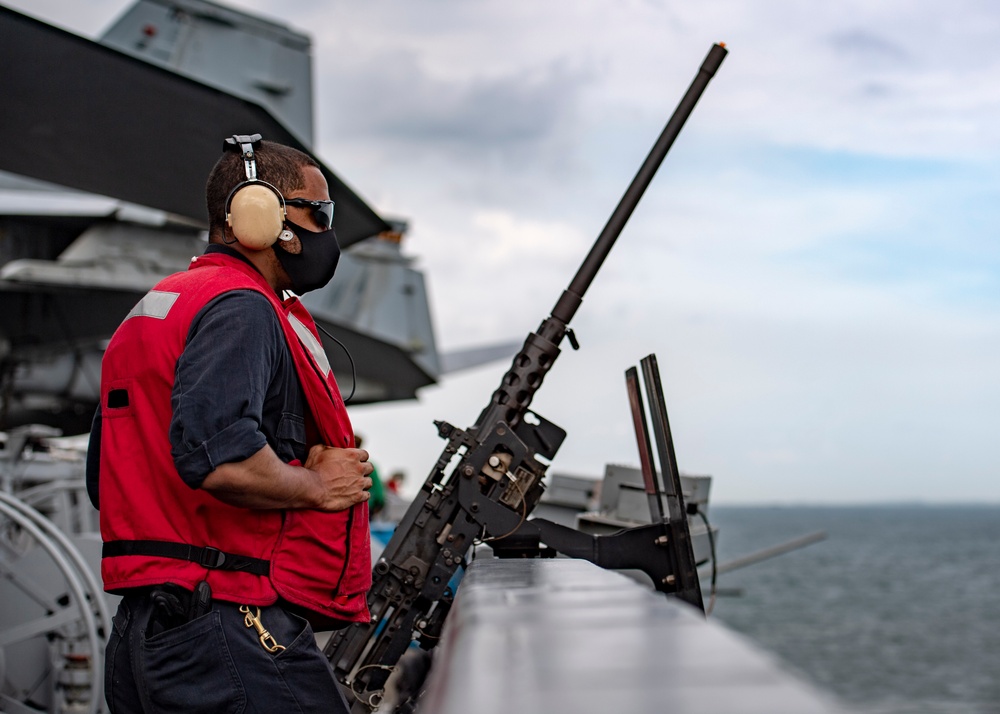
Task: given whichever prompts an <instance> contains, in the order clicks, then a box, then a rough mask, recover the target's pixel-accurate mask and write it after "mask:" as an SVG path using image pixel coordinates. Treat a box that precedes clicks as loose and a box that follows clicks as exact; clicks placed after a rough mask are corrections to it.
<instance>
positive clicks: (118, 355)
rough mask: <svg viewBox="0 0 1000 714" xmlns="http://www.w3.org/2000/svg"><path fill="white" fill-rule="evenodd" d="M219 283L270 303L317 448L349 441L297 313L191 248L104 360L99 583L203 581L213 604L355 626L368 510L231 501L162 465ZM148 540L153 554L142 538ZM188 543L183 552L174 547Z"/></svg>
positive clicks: (363, 609) (308, 320)
mask: <svg viewBox="0 0 1000 714" xmlns="http://www.w3.org/2000/svg"><path fill="white" fill-rule="evenodd" d="M230 290H255V291H257V292H259V293H261V294H262V295H264V296H265V297H267V299H268V300H269V301H270V302H271V305H272V306H273V307H274V310H275V312H276V313H277V315H278V319H279V321H280V322H281V326H282V329H283V331H284V334H285V340H286V342H287V343H288V348H289V351H290V352H291V355H292V358H293V361H294V363H295V369H296V372H297V374H298V377H299V380H300V382H301V383H302V389H303V391H304V392H305V396H306V401H307V403H308V406H309V412H310V414H307V415H306V420H307V423H310V424H311V425H312V426H314V427H315V429H310V430H309V431H310V432H313V433H316V434H317V436H318V439H319V442H320V443H324V444H327V445H329V446H337V447H350V446H353V444H354V432H353V430H352V429H351V423H350V420H349V419H348V417H347V411H346V409H345V408H344V403H343V400H342V399H341V396H340V391H339V390H338V388H337V383H336V381H335V380H334V378H333V372H332V370H331V369H330V365H329V362H327V360H326V356H325V354H324V353H323V348H322V343H321V342H320V339H319V336H318V333H317V332H316V328H315V325H314V323H313V320H312V317H311V316H310V315H309V313H308V311H307V310H306V309H305V307H303V306H302V304H301V303H300V302H299V300H298V299H296V298H291V299H289V300H286V301H284V302H282V301H280V300H279V299H278V297H277V295H275V293H274V290H272V289H271V287H270V286H269V285H268V284H267V282H266V281H265V280H264V278H263V276H261V275H260V274H259V273H258V272H257V271H256V270H254V268H253V267H252V266H250V265H249V264H247V263H245V262H244V261H242V260H240V259H238V258H234V257H232V256H228V255H225V254H221V253H209V254H206V255H203V256H201V257H200V258H198V259H197V260H195V261H194V262H193V263H192V264H191V267H190V269H189V270H188V271H187V272H184V273H177V274H175V275H171V276H169V277H168V278H166V279H164V280H163V281H161V282H160V283H159V284H158V285H157V286H156V287H155V288H154V289H153V290H152V291H150V292H149V293H148V294H147V295H146V296H145V297H144V298H143V299H142V300H140V301H139V303H138V304H137V305H136V306H135V308H133V310H132V312H131V313H129V315H128V317H126V319H125V321H124V322H123V323H122V325H121V326H120V327H119V328H118V330H117V331H116V332H115V334H114V337H112V339H111V342H110V343H109V345H108V348H107V351H106V352H105V355H104V361H103V364H102V368H101V405H102V406H101V420H102V431H101V467H100V468H101V478H100V499H101V501H100V502H101V511H100V513H101V535H102V537H103V539H104V541H105V557H104V558H103V560H102V561H101V574H102V576H103V578H104V587H105V589H106V590H108V591H109V592H111V591H116V590H121V589H124V588H132V587H141V586H147V585H159V584H162V583H167V582H171V583H176V584H178V585H183V586H185V587H187V588H189V589H193V588H194V586H195V585H196V584H197V583H198V582H199V581H201V580H206V579H207V580H208V583H209V585H210V586H211V588H212V594H213V597H215V598H218V599H220V600H226V601H230V602H239V603H242V604H248V605H270V604H272V603H274V602H275V601H276V600H277V599H278V596H279V595H280V596H281V597H283V598H284V599H285V600H287V601H289V602H291V603H293V604H295V605H298V606H301V607H303V608H306V609H307V610H309V611H310V612H311V613H314V614H315V617H313V618H312V619H314V621H316V622H323V621H325V619H326V618H332V619H334V620H342V621H350V622H367V621H368V618H369V614H368V608H367V603H366V593H367V591H368V588H369V587H371V555H370V535H369V530H368V507H367V504H365V503H360V504H358V505H356V506H353V507H352V508H350V509H348V510H346V511H340V512H337V513H323V512H320V511H313V510H287V511H280V510H251V509H246V508H238V507H236V506H230V505H228V504H226V503H223V502H222V501H220V500H218V499H217V498H215V497H214V496H212V495H210V494H209V493H207V492H205V491H203V490H201V489H192V488H190V487H189V486H188V485H187V484H185V483H184V481H183V480H182V479H181V477H180V475H179V474H178V473H177V470H176V468H175V467H174V462H173V458H172V457H171V453H170V440H169V437H168V434H169V425H170V418H171V413H172V412H171V406H170V398H171V391H172V389H173V384H174V369H175V366H176V363H177V359H178V357H179V356H180V354H181V352H182V351H183V349H184V345H185V342H186V340H187V335H188V330H189V328H190V325H191V321H192V320H193V319H194V317H195V316H196V315H197V314H198V312H199V311H200V310H201V309H202V308H203V307H204V306H205V305H207V304H208V303H209V302H210V301H211V300H212V299H213V298H215V297H217V296H219V295H221V294H222V293H225V292H228V291H230ZM312 445H313V444H309V445H308V446H312ZM149 542H153V546H158V547H159V549H158V548H157V547H150V546H148V545H143V544H148V543H149ZM136 543H138V544H139V545H136ZM130 544H131V545H130ZM187 546H192V548H189V549H188V550H186V551H185V550H184V549H185V548H187ZM164 549H165V550H164ZM177 549H181V553H180V554H178V552H177ZM220 551H221V553H220ZM161 552H169V553H170V554H169V555H163V554H161ZM151 553H156V554H155V555H154V554H151ZM185 553H186V554H185ZM226 560H227V561H228V562H225V563H224V562H222V561H226Z"/></svg>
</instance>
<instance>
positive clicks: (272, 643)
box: [240, 605, 285, 654]
mask: <svg viewBox="0 0 1000 714" xmlns="http://www.w3.org/2000/svg"><path fill="white" fill-rule="evenodd" d="M256 610H257V614H256V615H254V614H252V613H251V612H250V606H249V605H240V612H242V613H243V624H245V625H246V626H247V627H252V628H254V629H255V630H257V634H258V635H259V637H258V639H260V646H261V647H263V648H264V649H265V650H267V651H268V652H270V653H271V654H274V653H275V652H280V651H281V650H283V649H285V647H284V645H279V644H278V643H277V641H276V640H275V639H274V635H272V634H271V633H270V632H268V631H267V630H265V629H264V625H262V624H261V623H260V608H259V607H258V608H256Z"/></svg>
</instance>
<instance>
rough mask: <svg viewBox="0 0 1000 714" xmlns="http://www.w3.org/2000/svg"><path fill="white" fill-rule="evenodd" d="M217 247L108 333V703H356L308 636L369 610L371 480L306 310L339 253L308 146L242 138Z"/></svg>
mask: <svg viewBox="0 0 1000 714" xmlns="http://www.w3.org/2000/svg"><path fill="white" fill-rule="evenodd" d="M225 149H227V150H225V151H224V152H223V155H222V157H221V158H220V159H219V160H218V162H217V163H216V165H215V167H214V168H213V169H212V172H211V174H210V175H209V178H208V185H207V192H206V193H207V203H208V213H209V245H208V247H207V249H206V250H205V253H204V254H203V255H202V256H200V257H198V258H197V259H195V260H194V261H193V262H192V264H191V266H190V268H189V269H188V270H187V271H185V272H182V273H177V274H175V275H172V276H170V277H168V278H166V279H164V280H163V281H162V282H160V283H159V284H158V285H157V286H156V287H155V288H154V289H153V290H151V291H150V292H149V293H148V294H147V295H146V296H145V297H143V298H142V300H140V301H139V303H138V304H137V305H136V306H135V308H133V310H132V311H131V312H130V313H129V315H128V316H127V317H126V319H125V321H124V322H123V323H122V325H121V326H120V327H119V328H118V330H117V332H116V333H115V335H114V337H113V338H112V339H111V342H110V344H109V345H108V348H107V351H106V353H105V357H104V362H103V365H102V374H101V405H100V407H99V409H98V411H97V414H96V415H95V419H94V429H93V432H92V435H91V444H90V451H89V454H88V468H87V472H88V473H87V481H88V490H89V491H90V493H91V499H92V500H93V501H94V502H95V505H99V506H100V515H101V534H102V537H103V539H104V552H103V556H104V557H103V560H102V564H101V571H102V576H103V578H104V587H105V589H106V590H108V591H109V592H113V593H119V594H121V595H123V599H122V601H121V605H120V607H119V609H118V612H117V614H116V615H115V618H114V625H113V628H112V632H111V633H110V639H109V642H108V647H107V658H106V667H107V671H106V682H107V686H106V696H107V700H108V704H109V707H110V709H111V711H112V712H143V711H147V712H148V711H158V712H213V713H215V712H225V711H246V712H284V711H296V712H320V711H322V712H338V711H343V712H346V711H348V708H347V705H346V702H345V701H344V698H343V695H342V694H341V692H340V689H339V687H338V686H337V684H336V683H335V681H334V680H333V676H332V670H331V668H330V665H329V663H328V662H327V660H326V658H325V657H324V655H323V654H322V653H321V652H320V651H319V649H318V647H317V645H316V641H315V637H314V628H315V629H332V628H337V627H343V626H346V625H348V624H350V623H353V622H367V621H368V619H369V614H368V610H367V605H366V601H365V597H366V593H367V590H368V588H369V587H370V583H371V571H370V568H371V560H370V549H369V530H368V511H367V500H368V498H369V494H368V491H367V489H368V488H370V487H371V484H372V482H371V479H370V478H369V475H370V474H371V471H372V466H371V464H370V463H369V461H368V453H367V452H366V451H364V450H362V449H358V448H355V446H354V437H353V434H354V432H353V430H352V428H351V423H350V421H349V419H348V416H347V413H346V411H345V408H344V403H343V400H342V398H341V395H340V392H339V390H338V388H337V383H336V381H335V380H334V377H333V372H332V370H331V369H330V364H329V362H328V361H327V358H326V356H325V354H324V352H323V348H322V343H321V342H320V338H319V336H318V333H317V332H316V328H315V325H314V322H313V319H312V317H311V316H310V315H309V313H308V312H307V311H306V310H305V308H304V307H303V306H302V304H301V302H300V301H299V300H298V298H297V297H295V296H294V295H292V296H288V297H284V298H283V294H286V293H285V291H291V292H292V293H295V294H297V295H301V294H302V293H305V292H308V291H310V290H314V289H316V288H319V287H322V286H323V285H325V284H326V283H327V282H328V281H329V280H330V278H332V277H333V273H334V270H335V268H336V266H337V262H338V259H339V256H340V249H339V247H338V244H337V240H336V236H335V233H334V230H333V202H332V201H331V200H330V195H329V189H328V186H327V182H326V179H325V178H324V176H323V173H322V172H321V171H320V168H319V166H318V165H317V164H316V162H315V161H314V160H313V159H311V158H310V157H309V156H307V155H306V154H304V153H302V152H300V151H298V150H296V149H293V148H290V147H287V146H283V145H280V144H276V143H271V142H267V141H262V140H261V137H260V135H257V134H254V135H235V136H233V137H231V138H230V139H227V140H226V142H225Z"/></svg>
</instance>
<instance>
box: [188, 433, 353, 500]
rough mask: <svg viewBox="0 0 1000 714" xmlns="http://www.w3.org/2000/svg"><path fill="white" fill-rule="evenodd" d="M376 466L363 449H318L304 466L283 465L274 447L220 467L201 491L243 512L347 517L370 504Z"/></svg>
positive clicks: (310, 455) (204, 482)
mask: <svg viewBox="0 0 1000 714" xmlns="http://www.w3.org/2000/svg"><path fill="white" fill-rule="evenodd" d="M371 471H372V465H371V464H370V463H369V462H368V452H367V451H364V450H363V449H339V448H333V447H328V446H322V445H318V446H314V447H312V449H310V450H309V457H308V458H307V459H306V463H305V465H303V466H292V465H290V464H286V463H284V462H283V461H282V460H281V459H280V458H278V455H277V454H275V453H274V451H273V450H272V449H271V447H270V446H265V447H264V448H263V449H261V450H260V451H258V452H257V453H256V454H254V455H253V456H251V457H250V458H248V459H245V460H243V461H237V462H232V463H226V464H222V465H220V466H219V467H218V468H216V469H215V470H214V471H212V472H211V473H209V474H208V476H206V477H205V480H204V481H203V482H202V484H201V487H202V488H203V489H205V490H206V491H208V492H209V493H210V494H212V495H213V496H215V497H216V498H218V499H219V500H220V501H222V502H223V503H228V504H229V505H231V506H238V507H240V508H257V509H272V508H274V509H294V508H312V509H317V510H321V511H342V510H344V509H346V508H350V507H351V506H353V505H355V504H356V503H361V502H362V501H367V500H368V497H369V495H368V491H367V489H369V488H371V485H372V480H371V479H370V478H368V474H370V473H371Z"/></svg>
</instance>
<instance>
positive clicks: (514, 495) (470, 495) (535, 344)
mask: <svg viewBox="0 0 1000 714" xmlns="http://www.w3.org/2000/svg"><path fill="white" fill-rule="evenodd" d="M726 53H727V51H726V49H725V46H724V45H722V44H716V45H714V46H713V47H712V49H711V50H710V51H709V53H708V56H707V57H706V58H705V61H704V62H703V63H702V65H701V68H700V70H699V72H698V74H697V75H696V76H695V78H694V81H693V82H692V83H691V85H690V87H689V88H688V90H687V92H686V93H685V94H684V97H683V98H682V99H681V102H680V104H679V105H678V106H677V108H676V109H675V110H674V113H673V115H672V116H671V118H670V120H669V121H668V122H667V125H666V126H665V127H664V129H663V131H662V132H661V134H660V136H659V138H658V139H657V141H656V143H655V144H654V145H653V148H652V150H651V151H650V153H649V155H648V156H647V157H646V160H645V161H644V162H643V164H642V166H641V167H640V169H639V171H638V173H637V174H636V176H635V178H634V179H633V180H632V183H631V184H630V185H629V187H628V189H627V190H626V191H625V194H624V195H623V196H622V198H621V200H620V201H619V203H618V206H617V207H616V208H615V210H614V212H613V213H612V215H611V217H610V218H609V219H608V222H607V224H606V225H605V226H604V229H603V230H602V231H601V234H600V235H599V236H598V238H597V241H596V242H595V243H594V245H593V247H592V248H591V250H590V252H589V253H588V255H587V257H586V259H585V260H584V262H583V264H582V265H581V266H580V268H579V270H578V271H577V273H576V275H575V277H574V278H573V280H572V282H571V283H570V285H569V287H568V288H567V289H566V290H565V291H563V293H562V295H561V296H560V298H559V300H558V301H557V302H556V305H555V307H554V308H553V310H552V313H551V315H550V316H549V317H548V318H546V319H545V320H544V321H543V322H542V323H541V326H540V327H539V328H538V330H537V331H536V332H532V333H530V334H529V335H528V337H527V339H526V340H525V342H524V346H523V347H522V348H521V350H520V351H519V352H518V354H517V355H516V356H515V357H514V361H513V364H512V365H511V367H510V369H509V370H508V371H507V372H506V374H504V376H503V379H502V380H501V383H500V386H499V387H498V388H497V390H496V391H495V392H493V395H492V397H491V398H490V402H489V404H488V405H487V406H486V408H485V409H484V410H483V411H482V413H481V414H480V415H479V417H478V419H477V420H476V423H475V425H473V426H472V427H470V428H468V429H464V430H463V429H459V428H457V427H454V426H452V425H451V424H448V423H446V422H442V421H439V422H435V424H436V426H437V428H438V434H439V435H440V436H441V437H442V438H443V439H445V440H446V441H447V444H446V445H445V447H444V451H443V452H442V453H441V456H440V457H439V458H438V460H437V462H436V463H435V464H434V467H433V468H432V469H431V472H430V475H429V476H428V477H427V480H426V481H425V483H424V485H423V486H422V487H421V490H420V493H419V494H418V496H417V497H416V499H414V501H413V503H412V504H411V506H410V508H409V509H408V510H407V512H406V515H405V516H404V517H403V519H402V520H401V521H400V523H399V525H398V526H397V528H396V531H395V533H394V535H393V536H392V539H391V540H390V541H389V544H388V545H387V546H386V548H385V550H384V551H383V553H382V556H381V557H380V558H379V560H378V562H377V563H376V565H375V569H374V572H373V582H372V588H371V590H369V592H368V607H369V610H370V611H371V616H372V617H371V621H370V622H369V623H356V624H355V625H352V626H350V627H347V628H345V629H343V630H339V631H337V632H334V634H333V636H332V637H331V638H330V641H329V642H328V644H327V646H326V648H325V654H326V656H327V658H328V659H329V660H330V662H331V664H332V665H333V669H334V673H335V676H336V678H337V680H338V681H339V682H340V683H341V684H342V685H343V686H344V687H345V689H346V690H347V691H349V692H350V695H351V696H352V697H353V699H354V701H353V711H355V712H358V713H360V712H366V711H369V710H372V709H375V708H376V707H377V705H378V703H379V702H380V700H381V693H380V692H381V689H382V688H383V687H384V685H385V681H386V679H387V678H388V676H389V672H390V671H391V670H392V668H393V667H394V666H395V665H396V663H397V662H398V660H399V658H400V657H401V656H402V655H403V653H404V652H405V651H406V649H407V648H408V647H409V646H410V644H411V642H413V641H414V640H416V641H417V642H418V643H419V644H420V646H421V647H423V648H424V649H430V648H432V647H433V646H434V645H435V644H436V643H437V640H438V638H439V637H440V634H441V628H442V626H443V624H444V620H445V617H446V616H447V614H448V610H449V608H450V606H451V602H452V600H453V598H454V594H455V582H454V581H455V580H456V579H457V578H456V574H457V573H458V571H459V569H460V568H462V567H463V566H464V565H465V562H466V561H465V558H466V556H467V554H468V553H469V551H470V549H471V548H472V547H473V545H474V544H475V543H476V542H479V541H480V539H481V540H482V541H485V542H488V543H494V544H496V543H499V542H503V541H507V542H508V543H513V542H515V541H517V540H519V541H520V542H521V543H522V544H523V542H524V541H525V539H527V541H529V542H531V543H534V544H536V545H537V544H538V543H540V542H544V543H545V544H546V545H547V546H549V547H550V548H552V549H555V550H556V551H559V552H562V553H565V554H567V555H572V556H575V557H583V558H586V559H588V560H591V561H593V562H596V563H597V564H599V565H602V566H604V567H616V568H618V567H629V568H636V567H638V568H643V569H645V570H647V572H650V571H652V572H651V573H650V574H651V575H653V576H654V585H655V586H656V587H657V589H659V590H661V591H663V592H667V593H678V594H679V595H680V596H682V597H684V599H687V600H689V601H690V602H693V604H696V605H697V606H699V607H700V606H701V592H700V589H698V588H697V575H696V573H695V574H694V578H695V580H694V589H692V586H691V583H690V574H691V573H694V570H693V557H692V556H690V541H689V540H687V541H685V540H684V538H683V537H681V538H675V537H674V536H675V534H674V532H673V531H672V530H669V531H668V529H666V526H667V525H670V524H668V523H667V521H666V519H665V518H663V519H661V523H654V524H652V525H651V526H648V527H641V528H637V529H632V530H628V531H624V532H622V533H620V534H614V535H610V536H601V537H596V536H591V535H586V534H583V533H579V532H578V531H575V530H573V529H571V528H566V527H564V526H559V525H558V524H555V523H550V522H548V521H543V520H541V519H536V520H532V521H529V520H528V515H529V514H530V513H531V512H532V510H533V509H534V508H535V506H536V505H537V503H538V501H539V499H540V498H541V495H542V492H543V490H544V485H543V483H542V477H543V476H544V475H545V470H546V468H547V463H548V462H549V461H551V460H552V458H553V457H554V456H555V454H556V452H557V451H558V450H559V447H560V445H561V444H562V442H563V439H564V438H565V437H566V432H565V431H564V430H563V429H561V428H560V427H558V426H556V425H555V424H553V423H552V422H549V421H548V420H546V419H544V418H543V417H541V416H539V415H538V414H536V413H535V412H532V411H530V410H529V408H528V407H529V405H530V404H531V401H532V398H533V397H534V395H535V393H536V392H537V391H538V389H539V387H541V385H542V381H543V380H544V378H545V375H546V374H547V373H548V371H549V370H550V369H551V368H552V365H553V364H554V363H555V360H556V358H557V357H558V356H559V353H560V349H559V345H560V343H561V342H562V341H563V338H568V339H569V342H570V344H571V345H572V347H573V348H574V349H578V348H579V345H578V343H577V341H576V337H575V335H574V334H573V331H572V330H571V329H570V328H569V322H570V320H571V319H572V318H573V315H574V314H575V313H576V310H577V309H578V308H579V306H580V304H581V302H582V300H583V294H584V293H585V292H586V290H587V288H588V287H589V286H590V283H591V282H592V281H593V279H594V277H595V275H596V274H597V271H598V270H599V269H600V267H601V264H602V263H603V262H604V259H605V258H606V257H607V255H608V253H609V251H610V250H611V247H612V246H613V245H614V243H615V241H616V240H617V238H618V236H619V235H620V233H621V231H622V229H623V228H624V226H625V223H626V221H627V220H628V218H629V217H630V216H631V214H632V211H633V210H634V209H635V207H636V205H637V204H638V202H639V199H640V198H641V197H642V194H643V193H644V192H645V190H646V187H647V186H648V185H649V183H650V181H651V180H652V178H653V175H654V174H655V173H656V170H657V169H658V168H659V166H660V163H661V162H662V161H663V159H664V158H665V157H666V154H667V151H668V150H669V149H670V147H671V145H672V144H673V142H674V139H675V138H676V137H677V135H678V133H679V132H680V130H681V127H683V125H684V122H685V121H686V120H687V118H688V116H689V115H690V113H691V111H692V110H693V109H694V106H695V104H696V102H697V101H698V99H699V97H700V96H701V94H702V92H703V91H704V90H705V87H706V86H707V85H708V82H709V80H711V78H712V77H713V76H714V74H715V72H716V70H717V69H718V68H719V66H720V65H721V63H722V60H723V59H724V58H725V56H726ZM633 381H634V380H633ZM656 384H658V375H657V377H656ZM630 385H631V382H630ZM650 385H651V382H650V381H648V380H647V390H649V388H650ZM631 390H632V387H631V386H630V397H631V396H632V391H631ZM636 393H637V387H636ZM650 394H651V396H650V398H651V401H653V393H652V392H651V393H650ZM654 411H655V402H654ZM633 413H634V414H635V406H634V405H633ZM664 418H665V413H664ZM654 425H656V421H655V420H654ZM636 430H637V436H639V435H640V430H639V426H638V422H637V425H636ZM661 432H662V430H661V429H659V428H658V429H657V439H658V441H659V440H660V439H661V438H662V437H661V436H660V433H661ZM667 434H669V432H667ZM641 442H642V437H641V436H640V446H641ZM647 443H648V437H647ZM671 452H672V449H671ZM662 456H663V453H662V451H661V457H662ZM644 463H645V462H644ZM648 473H649V471H648V470H646V469H644V475H646V474H648ZM664 475H665V476H666V473H665V474H664ZM650 478H651V476H646V480H647V490H648V489H649V485H650V481H649V479H650ZM666 491H667V494H668V496H669V494H670V493H671V489H670V487H669V486H668V488H667V489H666ZM677 491H678V493H679V489H677ZM681 503H682V501H681ZM674 510H675V509H673V508H671V511H674ZM660 513H661V515H662V514H663V511H662V506H661V510H660ZM677 525H678V524H677V523H676V522H674V523H673V524H672V527H673V528H676V527H677ZM684 528H685V532H686V522H685V526H684ZM615 539H617V540H615ZM658 539H659V542H657V541H658ZM678 541H679V542H680V543H681V544H682V545H683V544H684V543H685V542H686V544H687V546H686V547H687V551H686V552H687V557H684V553H683V552H681V551H679V550H678V549H677V548H676V547H675V546H676V543H677V542H678ZM667 543H670V545H671V548H668V549H664V548H663V547H662V546H664V545H666V544H667ZM682 550H683V549H682ZM637 553H638V554H639V555H636V554H637ZM678 554H679V555H678ZM646 556H648V557H646ZM650 558H651V559H652V560H653V561H654V562H653V564H652V565H650V564H649V562H648V561H649V560H650ZM679 560H682V561H684V563H679V562H678V561H679ZM637 561H638V562H637ZM687 561H690V562H687ZM675 573H677V574H676V575H675ZM679 576H680V577H679Z"/></svg>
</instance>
